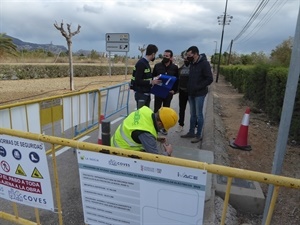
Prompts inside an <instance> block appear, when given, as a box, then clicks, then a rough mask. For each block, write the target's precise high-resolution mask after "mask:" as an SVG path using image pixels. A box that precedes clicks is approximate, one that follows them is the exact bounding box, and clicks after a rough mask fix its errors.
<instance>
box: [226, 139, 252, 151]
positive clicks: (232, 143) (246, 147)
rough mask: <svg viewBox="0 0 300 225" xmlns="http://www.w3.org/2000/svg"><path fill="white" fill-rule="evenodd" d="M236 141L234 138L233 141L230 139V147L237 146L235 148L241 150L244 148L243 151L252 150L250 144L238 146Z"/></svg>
mask: <svg viewBox="0 0 300 225" xmlns="http://www.w3.org/2000/svg"><path fill="white" fill-rule="evenodd" d="M234 141H235V139H234V138H233V139H232V140H231V141H229V145H230V147H232V148H235V149H240V150H243V151H251V150H252V148H251V146H250V145H246V146H238V145H236V144H235V142H234Z"/></svg>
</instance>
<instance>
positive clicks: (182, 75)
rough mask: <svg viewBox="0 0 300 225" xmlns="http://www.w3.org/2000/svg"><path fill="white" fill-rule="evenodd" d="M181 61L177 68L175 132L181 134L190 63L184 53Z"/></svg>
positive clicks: (186, 99) (187, 97)
mask: <svg viewBox="0 0 300 225" xmlns="http://www.w3.org/2000/svg"><path fill="white" fill-rule="evenodd" d="M181 57H182V59H183V65H182V66H181V67H180V68H179V79H178V80H179V82H178V84H179V86H178V97H179V120H178V123H179V125H178V127H177V129H176V132H182V131H183V126H184V117H185V109H186V105H187V102H188V100H189V96H188V91H187V83H188V80H189V72H190V61H188V60H187V57H186V51H183V52H182V53H181Z"/></svg>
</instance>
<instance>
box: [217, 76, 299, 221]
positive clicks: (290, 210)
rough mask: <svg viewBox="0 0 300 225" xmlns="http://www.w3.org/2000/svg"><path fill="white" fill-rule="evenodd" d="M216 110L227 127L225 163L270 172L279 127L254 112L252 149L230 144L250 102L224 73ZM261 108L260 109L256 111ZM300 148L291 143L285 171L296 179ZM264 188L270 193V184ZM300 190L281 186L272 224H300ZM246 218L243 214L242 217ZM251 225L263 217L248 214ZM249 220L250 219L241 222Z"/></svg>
mask: <svg viewBox="0 0 300 225" xmlns="http://www.w3.org/2000/svg"><path fill="white" fill-rule="evenodd" d="M214 85H215V86H214V99H215V101H214V103H215V109H217V110H215V113H217V114H218V116H220V117H221V118H222V121H223V126H224V127H222V128H223V129H222V128H220V129H219V130H221V131H222V130H225V132H223V133H222V135H223V137H224V146H226V147H225V149H226V153H225V156H227V157H228V158H227V159H225V160H224V162H225V161H226V162H229V163H227V164H229V165H230V166H231V167H237V168H242V169H248V170H254V171H258V172H265V173H270V172H271V171H272V162H273V158H274V152H275V146H276V139H277V133H278V126H277V125H272V123H271V122H270V121H268V119H267V118H266V116H265V114H263V113H254V112H252V111H251V112H250V124H249V131H248V144H249V145H251V147H252V150H251V151H242V150H238V149H233V148H231V147H230V146H229V145H228V142H229V140H232V139H233V138H236V137H237V134H238V131H239V128H240V125H241V121H242V118H243V115H244V114H245V110H246V108H247V106H249V107H250V108H251V103H250V102H246V101H244V100H243V98H242V94H239V93H238V92H237V91H236V90H234V89H233V87H232V86H231V85H230V83H228V82H225V81H224V78H223V77H222V76H221V77H220V78H219V82H218V83H214ZM255 111H258V110H255ZM299 160H300V147H299V145H298V146H287V149H286V155H285V160H284V165H283V170H282V174H283V175H284V176H289V177H293V178H298V179H299V178H300V164H299ZM261 186H262V189H263V192H264V194H265V196H266V195H267V190H268V186H267V185H266V184H262V185H261ZM299 202H300V191H299V190H293V189H286V188H283V189H281V191H280V193H279V197H278V201H277V204H276V208H275V213H274V215H273V220H272V222H271V224H272V225H282V224H289V225H299V224H300V207H299ZM242 218H243V217H242ZM245 218H248V219H251V220H252V221H251V224H261V222H260V219H261V216H257V215H248V216H246V217H245ZM240 222H241V223H240V224H242V223H243V222H249V220H244V221H242V220H241V221H240Z"/></svg>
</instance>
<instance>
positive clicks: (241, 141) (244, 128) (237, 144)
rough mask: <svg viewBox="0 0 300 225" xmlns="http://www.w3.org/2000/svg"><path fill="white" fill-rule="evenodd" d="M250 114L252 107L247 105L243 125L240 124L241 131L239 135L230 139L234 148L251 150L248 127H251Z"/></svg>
mask: <svg viewBox="0 0 300 225" xmlns="http://www.w3.org/2000/svg"><path fill="white" fill-rule="evenodd" d="M249 114H250V108H249V107H247V109H246V111H245V114H244V117H243V120H242V123H241V126H240V130H239V133H238V135H237V138H236V139H233V140H231V141H230V144H229V145H230V146H231V147H232V148H237V149H241V150H244V151H251V150H252V148H251V146H250V145H248V141H247V140H248V127H249Z"/></svg>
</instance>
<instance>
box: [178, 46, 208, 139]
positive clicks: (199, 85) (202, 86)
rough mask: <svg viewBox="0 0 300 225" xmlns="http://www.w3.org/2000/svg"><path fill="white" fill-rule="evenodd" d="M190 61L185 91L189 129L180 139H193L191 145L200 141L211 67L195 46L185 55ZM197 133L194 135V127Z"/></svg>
mask: <svg viewBox="0 0 300 225" xmlns="http://www.w3.org/2000/svg"><path fill="white" fill-rule="evenodd" d="M186 56H187V60H189V61H190V71H189V80H188V84H187V91H188V97H189V105H190V114H191V118H190V129H189V132H188V133H187V134H185V135H182V136H181V137H182V138H193V139H192V140H191V142H192V143H197V142H199V141H201V140H202V128H203V123H204V117H203V105H204V100H205V96H206V94H207V93H208V86H209V85H210V84H211V83H212V82H213V76H212V72H211V67H210V64H209V62H208V61H207V58H206V56H205V54H201V55H200V54H199V49H198V48H197V47H196V46H191V47H190V48H189V49H188V50H187V53H186ZM196 124H198V126H197V132H196V134H195V127H196Z"/></svg>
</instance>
